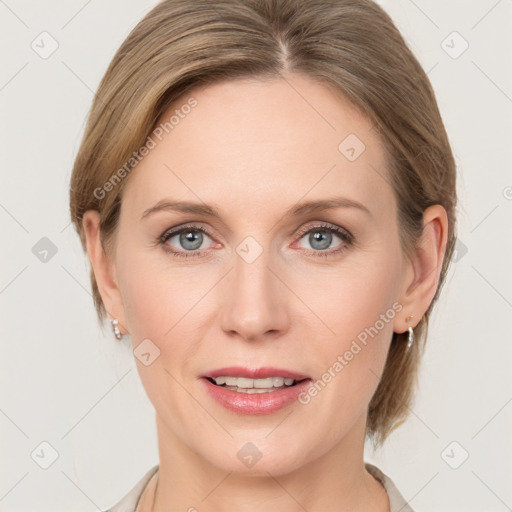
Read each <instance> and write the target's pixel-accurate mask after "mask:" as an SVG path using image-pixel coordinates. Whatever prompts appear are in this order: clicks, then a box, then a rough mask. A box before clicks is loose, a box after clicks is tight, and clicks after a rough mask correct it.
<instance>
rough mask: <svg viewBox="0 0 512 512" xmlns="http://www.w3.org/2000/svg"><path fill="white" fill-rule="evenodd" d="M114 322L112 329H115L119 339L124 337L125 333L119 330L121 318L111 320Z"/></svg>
mask: <svg viewBox="0 0 512 512" xmlns="http://www.w3.org/2000/svg"><path fill="white" fill-rule="evenodd" d="M110 321H111V322H112V329H113V331H114V335H115V337H116V339H117V340H121V339H123V335H122V334H121V331H120V330H119V327H118V326H119V320H118V319H117V318H114V320H110Z"/></svg>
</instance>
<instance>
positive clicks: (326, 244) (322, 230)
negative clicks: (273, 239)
mask: <svg viewBox="0 0 512 512" xmlns="http://www.w3.org/2000/svg"><path fill="white" fill-rule="evenodd" d="M306 235H307V242H308V243H309V245H310V247H311V248H312V249H308V251H309V252H312V255H313V256H320V257H326V256H332V255H335V254H339V253H341V252H342V251H344V250H345V249H346V248H347V247H349V246H350V245H351V244H352V241H353V239H352V235H350V234H349V233H348V231H345V230H344V229H342V228H338V227H335V226H331V225H325V224H324V225H320V226H313V227H310V228H309V229H308V230H307V231H305V232H303V234H302V236H301V238H300V240H302V239H304V238H306ZM335 237H338V238H339V239H340V240H341V243H339V244H338V246H337V247H335V248H330V246H331V244H332V243H333V240H334V238H335Z"/></svg>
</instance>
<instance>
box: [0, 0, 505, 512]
mask: <svg viewBox="0 0 512 512" xmlns="http://www.w3.org/2000/svg"><path fill="white" fill-rule="evenodd" d="M380 3H381V4H382V5H383V6H384V7H385V8H386V9H387V10H388V12H389V13H390V14H391V15H392V16H393V18H394V19H395V21H396V23H397V25H398V27H399V28H400V29H401V30H402V33H403V34H404V35H405V37H406V39H407V40H408V42H409V44H410V45H411V47H412V49H413V51H414V52H415V53H416V55H417V56H418V58H419V60H420V62H421V63H422V65H423V66H424V68H425V69H426V70H427V71H428V74H429V77H430V79H431V81H432V83H433V86H434V89H435V91H436V94H437V97H438V101H439V106H440V109H441V112H442V115H443V118H444V121H445V124H446V128H447V130H448V133H449V136H450V140H451V143H452V145H453V151H454V153H455V156H456V160H457V164H458V180H459V183H458V186H459V197H460V203H461V205H460V207H459V246H458V255H457V258H456V259H457V261H456V262H455V264H454V265H453V267H452V269H451V272H450V275H449V277H448V282H447V284H446V287H445V289H444V294H443V296H442V300H441V302H440V303H439V305H438V308H437V310H436V313H435V315H434V317H433V319H432V322H431V328H430V338H429V341H428V348H427V353H426V358H425V360H424V362H423V365H422V371H421V377H420V387H419V390H418V394H417V399H416V402H415V404H414V406H413V408H412V409H411V416H410V419H409V421H408V422H407V424H406V425H404V426H402V427H401V428H399V429H398V430H397V431H395V433H394V434H392V436H391V438H390V439H389V441H388V442H387V444H386V446H385V447H384V448H383V449H382V450H381V451H380V452H379V453H372V452H371V450H370V449H368V450H367V459H368V460H370V461H372V462H374V463H376V464H378V465H379V466H380V467H381V468H382V469H383V470H384V471H385V472H386V473H388V474H389V475H390V476H391V477H392V478H393V479H394V481H395V483H396V484H397V486H398V488H399V489H400V491H401V492H402V494H403V495H404V497H405V498H406V499H407V500H410V501H411V505H412V506H413V507H414V508H415V509H417V510H418V511H424V512H427V511H436V512H442V511H450V512H454V511H465V512H470V511H482V510H485V511H486V512H490V511H496V512H501V511H504V510H512V485H511V483H512V444H511V440H510V439H511V436H510V432H511V431H512V429H511V426H512V403H511V402H512V390H511V386H510V376H509V373H510V371H509V368H510V362H511V360H512V358H511V356H512V344H511V336H510V332H511V308H512V286H511V283H512V276H511V274H512V272H511V271H510V262H511V261H512V258H511V253H512V236H511V229H510V228H511V222H510V221H511V212H512V174H511V171H510V169H511V164H512V150H511V141H512V139H511V132H512V130H511V125H512V115H511V113H512V73H511V66H510V62H511V54H512V52H511V42H512V35H511V34H512V31H511V30H510V27H511V21H512V1H511V0H500V1H496V0H480V1H475V2H468V1H463V0H456V1H455V0H451V1H442V0H436V1H427V0H415V1H412V0H401V1H391V0H382V1H381V2H380ZM155 4H156V2H155V1H149V0H138V1H136V0H129V1H127V0H117V1H108V2H100V1H99V0H92V1H89V2H87V1H84V0H73V1H69V0H68V1H64V0H59V1H57V0H55V1H53V2H36V1H35V0H30V1H28V0H27V1H23V0H18V1H16V0H6V1H3V0H0V38H1V40H0V48H1V51H2V54H1V59H2V65H1V68H0V108H1V113H2V118H1V119H2V123H1V125H0V126H1V164H2V174H1V176H2V183H1V187H0V223H1V233H2V240H1V248H2V250H1V263H0V312H1V326H0V328H1V343H2V345H1V359H0V361H1V370H0V380H1V396H0V413H1V414H0V432H1V434H0V435H1V440H2V444H1V450H2V451H1V455H0V458H1V460H2V463H1V465H0V510H1V511H7V510H9V511H13V512H14V511H34V510H38V511H39V512H43V511H52V512H58V511H64V510H74V511H76V512H79V511H84V512H85V511H92V510H98V509H106V508H108V506H110V505H112V504H113V503H115V502H117V501H118V500H119V499H120V498H121V497H122V496H124V494H125V493H126V492H128V490H130V489H131V488H132V486H133V485H134V484H135V483H136V482H137V481H138V480H139V479H140V478H141V477H142V475H143V474H144V473H145V472H146V471H147V470H148V469H149V468H150V467H151V466H152V465H154V464H156V463H158V452H157V444H156V443H157V441H156V433H155V427H154V411H153V407H152V405H151V404H150V402H149V400H148V399H147V397H146V395H145V393H144V390H143V388H142V385H141V383H140V381H139V377H138V374H137V371H136V368H135V363H134V362H133V356H132V354H131V353H130V351H129V348H128V347H129V345H128V343H129V340H126V341H124V342H122V343H119V342H116V341H115V339H114V338H113V336H112V335H111V332H110V331H109V330H108V329H105V332H104V333H103V332H102V331H101V330H100V328H99V326H98V325H97V322H96V317H95V314H94V309H93V304H92V299H91V294H90V286H89V278H88V262H87V260H86V257H85V255H84V254H83V253H82V249H81V246H80V243H79V239H78V236H77V235H76V233H75V232H74V230H73V228H72V226H71V225H70V221H69V216H68V184H69V178H70V172H71V167H72V162H73V158H74V156H75V154H76V151H77V149H78V145H79V142H80V140H81V136H82V133H83V128H84V120H85V116H86V114H87V111H88V109H89V107H90V104H91V100H92V98H93V94H94V93H93V91H95V90H96V88H97V86H98V83H99V81H100V79H101V77H102V76H103V73H104V72H105V70H106V67H107V65H108V63H109V61H110V59H111V58H112V56H113V54H114V52H115V50H116V49H117V48H118V47H119V45H120V44H121V42H122V41H123V40H124V38H125V37H126V36H127V34H128V33H129V31H130V30H131V29H132V28H133V27H134V26H135V24H136V23H137V22H138V21H139V20H140V19H141V18H142V16H143V15H144V14H145V13H147V12H148V11H149V10H150V9H151V8H152V7H153V6H154V5H155ZM44 31H46V32H48V33H49V34H50V35H51V38H53V39H54V40H55V41H56V42H57V43H58V48H57V49H56V51H55V52H54V53H53V54H52V55H50V56H48V57H47V58H42V57H41V53H42V52H44V51H46V52H48V51H49V50H50V49H51V44H52V40H51V38H50V37H49V36H47V35H40V34H41V33H42V32H44ZM454 31H456V32H457V33H458V34H459V35H457V34H453V32H454ZM443 41H444V42H443ZM465 42H467V44H468V45H469V46H468V48H467V50H466V51H464V52H463V53H462V54H460V55H459V53H460V52H461V51H462V50H463V49H464V47H465V44H466V43H465ZM31 45H32V46H34V47H35V48H36V49H37V51H36V50H35V49H33V47H32V46H31ZM44 56H46V55H44ZM455 57H456V58H455ZM43 237H47V238H48V239H49V240H51V242H52V244H54V246H55V248H56V250H57V252H56V253H55V254H54V255H52V253H51V252H49V253H48V254H47V255H46V259H47V261H46V262H43V261H41V260H40V258H43V257H44V256H45V254H44V253H41V252H39V253H38V251H41V250H42V249H41V247H40V246H39V245H36V244H38V243H39V244H44V243H46V244H47V243H48V242H40V240H41V238H43ZM34 246H36V249H34V250H33V248H34ZM34 253H36V254H34ZM454 441H455V444H452V443H453V442H454ZM45 442H46V443H49V445H48V444H43V445H41V443H45ZM53 450H54V451H55V456H57V458H56V460H55V461H54V462H53V464H51V465H50V466H49V467H48V468H47V469H43V468H42V467H41V465H44V464H50V462H51V460H52V453H53ZM466 453H467V454H468V458H467V460H465V461H464V462H463V463H462V464H461V465H460V467H458V469H453V468H452V467H450V466H457V465H459V464H460V463H461V461H462V460H463V458H464V456H465V455H466Z"/></svg>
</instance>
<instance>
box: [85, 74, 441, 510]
mask: <svg viewBox="0 0 512 512" xmlns="http://www.w3.org/2000/svg"><path fill="white" fill-rule="evenodd" d="M291 86H293V87H291ZM298 92H300V94H298ZM191 96H193V97H194V98H195V99H196V100H197V102H198V104H197V106H196V107H195V108H194V109H193V110H192V111H191V112H190V114H188V115H187V116H186V117H184V118H183V119H181V120H180V123H179V125H177V126H176V127H174V129H173V130H172V131H170V133H169V134H168V135H167V136H165V138H164V139H163V140H162V141H161V142H159V143H158V145H157V146H156V147H155V148H154V149H152V150H151V151H150V153H149V154H148V155H147V156H146V157H145V158H144V159H143V161H142V162H141V163H140V164H139V165H138V166H137V167H136V168H135V169H134V170H133V171H132V173H131V175H130V176H129V178H127V179H128V180H129V181H128V182H127V183H126V188H125V190H124V192H123V200H122V207H121V214H120V222H119V227H118V231H117V234H116V246H115V253H114V254H111V255H109V256H107V255H105V254H104V253H103V251H102V250H101V247H100V244H99V232H98V222H99V218H98V214H97V212H95V211H89V212H87V213H86V215H85V216H84V220H83V225H84V228H85V231H86V236H87V251H88V255H89V258H90V261H91V264H92V266H93V269H94V273H95V276H96V280H97V282H98V286H99V291H100V294H101V297H102V299H103V303H104V305H105V307H106V310H107V311H108V313H109V315H110V317H111V318H118V319H119V322H120V327H121V332H123V333H129V334H130V336H131V340H132V344H133V348H134V349H135V348H136V347H137V346H138V345H139V343H140V342H141V341H142V340H144V339H146V338H149V339H150V340H151V342H152V343H153V344H154V345H155V346H157V347H158V349H159V350H160V356H159V357H157V358H156V359H155V360H154V362H152V364H150V365H149V366H145V365H143V364H142V363H141V362H140V361H139V360H138V359H136V362H137V368H138V372H139V375H140V378H141V381H142V384H143V386H144V388H145V390H146V393H147V395H148V397H149V399H150V400H151V402H152V404H153V405H154V407H155V412H156V425H157V433H158V444H159V457H160V469H159V472H158V478H156V479H154V480H153V481H152V482H151V485H150V486H148V487H147V488H146V492H145V493H144V496H143V499H142V502H141V506H142V509H141V510H143V511H144V512H145V511H146V510H147V511H149V510H152V511H164V510H165V511H169V510H189V508H190V507H195V508H196V509H197V510H199V511H201V512H210V511H219V510H226V509H227V507H228V506H229V509H230V510H239V511H241V512H245V511H247V512H248V511H251V512H258V511H268V510H280V511H282V512H292V511H293V512H295V511H298V510H303V508H304V509H306V510H309V511H317V510H327V511H334V510H336V511H349V510H351V511H354V510H361V511H362V510H365V511H387V510H389V502H388V499H387V495H386V493H385V490H384V489H383V487H382V486H381V485H380V484H379V483H378V482H377V481H376V480H375V479H374V478H373V477H372V476H371V475H370V474H369V473H368V472H367V471H366V469H365V467H364V462H363V448H364V437H365V428H366V413H367V407H368V403H369V402H370V399H371V397H372V395H373V394H374V392H375V390H376V387H377V385H378V382H379V378H380V376H381V374H382V371H383V367H384V362H385V358H386V354H387V351H388V348H389V344H390V341H391V337H392V334H393V331H395V332H404V331H406V330H407V328H408V326H409V325H411V326H412V327H414V326H415V325H416V324H417V323H418V322H419V320H420V319H421V317H422V316H423V314H424V313H425V311H426V310H427V308H428V306H429V304H430V302H431V301H432V298H433V297H434V294H435V291H436V287H437V283H438V279H439V272H440V269H441V264H442V259H443V256H444V249H445V246H446V237H447V226H448V223H447V217H446V212H445V210H444V209H443V208H442V207H441V206H439V205H435V206H432V207H430V208H428V209H427V210H426V211H425V214H424V231H423V236H422V238H421V240H420V243H419V244H418V248H417V250H416V252H415V254H414V256H413V257H412V258H406V257H405V255H404V254H403V253H402V252H401V250H400V245H399V237H398V234H399V227H398V224H397V220H396V219H397V209H396V208H397V207H396V201H395V198H394V194H393V190H392V188H391V186H390V185H389V183H388V181H387V179H386V169H385V153H384V149H383V146H382V144H381V141H380V140H379V138H378V136H377V134H376V132H375V131H374V130H373V129H372V125H371V123H370V122H369V121H368V120H367V119H366V118H365V117H364V116H363V115H362V114H360V113H359V112H358V111H357V110H355V109H354V108H353V107H352V106H351V105H350V104H349V103H348V102H347V101H345V100H344V99H343V98H342V97H340V96H339V95H336V94H335V93H334V92H333V91H332V90H331V89H329V88H327V87H326V86H325V85H321V84H319V83H316V82H314V81H312V80H310V79H308V78H305V77H302V76H298V75H288V76H286V80H284V79H282V78H276V79H271V80H264V81H263V80H260V79H256V78H254V79H244V80H236V81H226V82H222V83H218V84H215V85H210V86H207V87H202V88H198V89H195V90H194V91H192V92H191V93H190V94H189V95H188V96H186V97H185V98H182V99H180V100H179V101H177V102H176V104H175V105H173V106H172V107H171V108H170V109H169V110H168V112H166V113H165V114H164V116H163V118H165V119H168V118H169V117H170V115H171V114H172V113H173V111H174V109H175V108H179V106H180V105H183V104H184V103H185V102H186V101H187V99H189V98H190V97H191ZM305 100H307V101H305ZM349 134H356V135H357V137H358V138H359V139H360V140H362V141H363V142H364V144H365V146H366V149H365V151H364V152H363V153H362V154H361V155H360V156H359V157H358V158H357V159H356V160H355V161H349V160H348V159H347V158H346V157H345V156H344V155H343V154H342V153H341V152H340V151H339V150H338V145H339V144H340V142H341V141H342V140H344V139H345V137H346V136H347V135H349ZM376 170H378V171H379V172H376ZM333 196H343V197H345V198H348V199H351V200H353V201H358V202H360V203H362V204H363V205H364V206H365V207H366V208H367V209H368V210H369V212H370V213H367V212H365V211H363V210H361V209H357V208H353V207H345V208H336V209H333V210H325V211H316V212H310V213H306V214H303V215H300V216H297V217H293V216H289V217H287V216H284V213H285V211H286V210H287V209H288V208H290V207H292V206H295V205H296V204H297V203H298V202H303V201H306V200H323V199H326V198H331V197H333ZM164 198H172V199H175V200H187V201H193V202H198V203H200V204H202V202H204V203H207V204H209V205H213V206H215V207H216V208H217V209H218V210H219V212H220V214H221V218H220V219H215V218H211V217H208V216H204V215H198V214H189V213H182V212H176V211H165V210H164V211H158V212H155V213H153V214H151V215H148V216H147V217H145V218H144V219H141V216H142V215H143V212H145V211H146V210H147V209H148V208H150V207H152V206H154V205H155V204H156V203H157V202H158V201H160V200H162V199H164ZM186 223H194V225H198V226H200V227H204V228H205V229H206V230H208V233H209V235H204V238H203V243H202V244H201V246H200V249H198V250H196V251H195V252H196V253H200V254H201V257H197V258H194V257H191V258H188V259H184V258H179V257H176V256H173V255H171V254H170V253H168V252H166V251H165V250H164V247H165V246H167V247H168V248H170V249H174V250H175V251H177V252H181V253H184V252H187V248H189V247H190V246H191V244H190V243H189V244H188V245H187V244H186V242H185V246H184V245H183V244H180V240H179V236H174V237H173V238H171V239H170V240H168V241H167V242H166V243H165V244H158V243H157V241H158V238H159V237H160V236H161V235H162V234H163V233H164V232H165V231H166V230H169V229H170V228H174V227H181V226H182V225H183V224H186ZM325 223H327V224H328V225H331V226H334V227H335V226H339V227H341V228H343V229H345V230H348V231H349V232H350V233H351V234H352V235H353V237H354V243H353V244H349V245H347V243H346V242H345V241H344V240H343V239H342V238H340V237H339V236H338V235H337V234H333V235H332V240H331V242H330V245H328V248H327V249H324V250H323V251H322V250H321V249H319V248H318V247H320V245H321V244H319V242H315V241H314V240H313V241H311V239H310V238H309V235H310V234H311V231H307V229H308V228H315V227H316V226H318V225H319V224H320V225H321V224H325ZM301 229H304V231H303V233H304V234H302V235H301V234H300V233H299V231H300V230H301ZM318 231H320V232H321V233H324V234H325V235H326V236H327V237H329V234H328V233H326V232H325V231H323V230H322V228H321V227H320V228H317V229H316V230H313V234H314V233H316V232H318ZM199 236H201V235H200V234H199ZM247 236H251V237H253V238H254V239H255V240H257V242H258V243H259V244H260V246H261V248H262V253H261V254H260V255H259V257H258V258H256V259H255V261H253V262H252V263H247V262H246V261H245V260H244V259H243V258H242V257H240V255H239V254H238V253H237V252H236V248H237V247H238V246H239V244H240V243H241V242H242V241H243V240H244V239H245V238H246V237H247ZM328 242H329V239H328V240H327V244H328ZM340 247H343V248H344V250H343V251H342V252H340V253H336V254H335V253H334V252H333V251H335V250H336V249H338V248H340ZM189 251H190V250H189ZM329 251H331V254H330V255H329V256H327V257H321V256H318V254H319V253H321V252H323V253H324V254H325V253H326V252H329ZM189 253H190V252H189ZM395 302H396V303H399V304H400V305H401V306H402V309H401V311H399V312H397V313H396V315H395V316H394V318H393V319H392V320H391V321H389V322H388V323H386V324H385V326H384V328H382V329H381V330H380V331H379V333H378V335H377V336H375V337H373V338H370V341H369V342H368V344H367V345H366V346H365V347H364V348H363V349H362V350H361V351H360V352H359V353H358V354H357V355H356V356H354V358H353V359H352V360H351V361H350V362H349V364H347V365H346V366H345V367H344V368H343V370H342V371H341V372H339V373H338V374H336V377H335V378H333V379H332V380H331V382H329V384H328V385H327V386H326V387H325V388H324V389H323V390H322V391H321V392H320V393H319V394H318V395H317V396H315V397H314V398H312V399H311V401H310V403H308V404H307V405H302V404H300V403H298V402H297V403H293V404H292V405H291V406H289V407H287V408H285V409H283V410H280V411H278V412H275V413H272V414H266V415H260V416H249V415H241V414H236V413H234V412H231V411H228V410H226V409H224V408H223V407H222V406H221V405H219V404H218V403H217V402H215V401H214V400H213V399H212V398H210V397H209V396H208V395H207V394H206V393H205V391H204V386H203V382H202V381H200V379H199V376H200V375H202V374H204V373H205V372H207V371H208V370H212V369H215V368H220V367H223V366H231V365H241V366H248V367H260V366H278V367H284V368H288V369H291V370H295V371H298V372H301V373H304V374H306V375H309V376H310V377H311V378H312V379H313V380H317V379H320V378H321V376H322V374H323V373H324V372H325V371H326V370H327V369H328V368H329V367H331V366H332V365H333V363H334V362H335V361H336V358H337V357H338V355H340V354H343V353H344V352H345V351H346V350H347V349H349V347H350V345H351V343H352V341H353V340H354V339H356V337H357V335H358V334H359V333H360V332H362V331H364V329H365V328H367V327H369V326H372V325H374V324H375V322H376V321H377V320H378V319H379V315H381V314H383V313H385V312H386V311H387V310H388V309H390V308H392V305H393V303H395ZM411 315H413V320H412V321H407V318H408V317H409V316H411ZM247 442H251V443H253V444H254V445H256V446H257V448H258V450H259V451H260V452H261V454H262V456H261V459H260V460H259V461H258V462H257V463H256V464H255V465H254V466H252V467H251V468H248V467H246V466H245V465H244V464H242V463H241V462H240V460H239V459H238V457H237V452H238V451H239V450H240V448H241V447H242V446H243V445H245V443H247ZM191 510H192V509H191Z"/></svg>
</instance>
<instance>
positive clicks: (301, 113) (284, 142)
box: [123, 75, 392, 215]
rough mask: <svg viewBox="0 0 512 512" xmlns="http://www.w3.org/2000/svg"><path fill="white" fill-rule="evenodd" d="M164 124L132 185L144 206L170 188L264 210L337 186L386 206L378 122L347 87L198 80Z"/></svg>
mask: <svg viewBox="0 0 512 512" xmlns="http://www.w3.org/2000/svg"><path fill="white" fill-rule="evenodd" d="M192 102H193V103H192ZM190 104H194V107H193V108H190V107H184V106H186V105H190ZM165 123H167V124H165ZM157 124H158V125H159V126H161V128H160V131H159V132H158V133H159V136H155V135H154V133H155V132H153V134H152V135H151V137H152V139H153V140H154V142H155V146H154V147H153V149H151V150H150V151H149V154H147V156H145V157H144V158H143V159H142V161H141V162H140V163H139V164H138V165H137V166H136V167H135V169H134V170H133V171H132V175H131V176H130V182H129V183H128V184H127V187H126V191H125V197H126V199H127V200H128V201H129V202H130V203H131V207H133V208H134V209H135V210H137V212H139V213H140V212H142V211H143V210H144V209H146V208H148V207H149V206H151V204H152V203H154V202H156V201H158V200H160V199H162V198H164V197H166V196H171V197H174V198H177V199H191V200H198V199H201V200H204V201H206V202H208V203H209V204H210V203H212V204H215V205H217V206H219V207H220V208H228V207H232V208H236V209H237V211H238V212H239V213H240V214H242V215H243V214H245V213H247V214H248V215H249V214H253V215H254V214H256V215H260V214H261V205H262V202H264V204H266V205H267V206H268V207H269V208H270V207H272V206H273V205H275V206H276V209H279V208H280V207H281V206H289V205H290V204H292V203H296V202H297V201H299V200H300V199H301V198H302V197H304V198H305V199H312V198H319V197H322V196H325V195H326V194H328V195H333V194H334V193H338V194H339V195H344V196H347V197H349V198H351V199H354V200H358V201H360V202H363V203H364V204H370V205H371V204H374V205H375V208H377V209H378V208H379V207H380V206H385V204H386V203H389V201H390V196H391V195H392V190H391V188H390V185H389V183H388V179H387V171H386V169H385V151H384V148H383V146H382V143H381V140H380V138H379V136H378V134H377V133H376V131H375V130H374V129H373V125H372V123H371V122H370V121H369V120H368V119H367V118H366V117H365V116H363V115H362V114H361V113H360V112H359V111H358V110H357V109H356V108H355V107H353V106H352V105H351V104H350V103H349V102H348V101H347V100H345V99H344V98H343V97H342V96H341V95H340V94H336V93H335V92H334V91H333V90H332V89H331V88H329V87H328V86H326V85H324V84H320V83H318V82H314V81H311V80H309V79H307V78H303V77H299V76H296V75H294V76H287V77H283V78H274V79H266V80H261V79H241V80H235V81H226V82H221V83H217V84H213V85H209V86H204V87H201V88H196V89H194V90H192V91H190V93H188V94H186V95H184V96H182V97H181V98H180V99H179V100H177V101H175V102H174V103H173V105H171V106H170V107H169V108H168V109H167V111H166V112H165V113H164V114H163V115H162V116H161V118H160V120H159V122H158V123H157ZM165 127H166V129H165ZM157 128H158V127H157ZM123 202H124V199H123ZM380 203H382V204H380Z"/></svg>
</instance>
